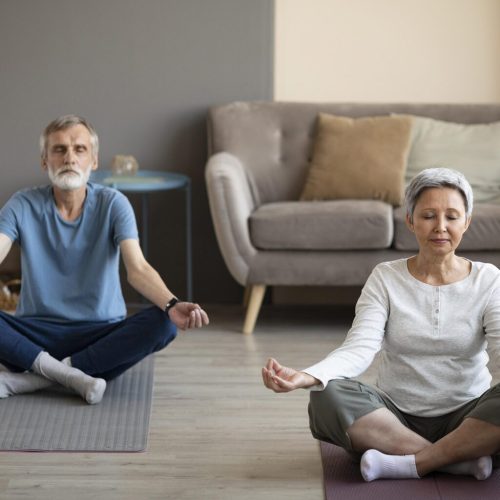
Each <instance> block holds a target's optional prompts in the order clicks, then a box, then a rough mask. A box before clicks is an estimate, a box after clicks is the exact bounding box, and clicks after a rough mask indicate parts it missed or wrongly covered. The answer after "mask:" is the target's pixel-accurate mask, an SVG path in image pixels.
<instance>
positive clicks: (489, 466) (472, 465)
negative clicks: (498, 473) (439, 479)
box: [439, 456, 493, 481]
mask: <svg viewBox="0 0 500 500" xmlns="http://www.w3.org/2000/svg"><path fill="white" fill-rule="evenodd" d="M492 470H493V462H492V460H491V457H489V456H486V457H480V458H476V459H475V460H467V461H466V462H459V463H457V464H451V465H447V466H446V467H442V468H441V469H439V471H440V472H447V473H448V474H457V475H464V476H474V477H475V478H476V479H477V480H479V481H482V480H484V479H488V478H489V477H490V476H491V472H492Z"/></svg>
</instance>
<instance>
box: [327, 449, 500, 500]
mask: <svg viewBox="0 0 500 500" xmlns="http://www.w3.org/2000/svg"><path fill="white" fill-rule="evenodd" d="M320 448H321V460H322V462H323V478H324V485H325V498H326V500H350V499H352V500H363V499H370V500H373V499H379V500H401V499H404V500H476V499H477V500H479V499H480V500H488V499H491V500H493V499H495V500H498V499H499V498H500V469H494V470H493V474H492V475H491V476H490V477H489V478H488V479H486V480H485V481H477V480H476V479H474V478H473V477H469V476H453V475H451V474H440V473H436V474H430V475H429V476H427V477H425V478H423V479H380V480H378V481H372V482H371V483H366V482H365V481H363V478H362V477H361V473H360V472H359V464H356V463H354V462H353V461H352V460H351V458H350V457H349V455H348V454H347V453H346V452H345V451H344V450H343V449H342V448H339V447H338V446H334V445H333V444H329V443H324V442H323V441H320Z"/></svg>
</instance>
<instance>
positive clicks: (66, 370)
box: [31, 351, 106, 405]
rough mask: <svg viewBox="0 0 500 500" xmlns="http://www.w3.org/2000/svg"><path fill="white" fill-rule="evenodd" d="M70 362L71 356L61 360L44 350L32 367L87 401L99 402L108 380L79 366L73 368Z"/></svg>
mask: <svg viewBox="0 0 500 500" xmlns="http://www.w3.org/2000/svg"><path fill="white" fill-rule="evenodd" d="M68 362H71V361H70V360H69V358H65V359H64V360H63V361H62V362H61V361H58V360H57V359H55V358H53V357H52V356H51V355H50V354H49V353H48V352H45V351H43V352H41V353H40V354H39V355H38V356H37V358H36V359H35V362H34V363H33V366H32V367H31V368H32V370H33V371H34V372H35V373H38V374H40V375H43V376H44V377H45V378H47V379H49V380H53V381H55V382H57V383H59V384H61V385H63V386H64V387H67V388H69V389H72V390H74V391H75V392H77V393H78V394H79V395H80V396H81V397H82V398H83V399H85V401H87V403H89V404H91V405H92V404H96V403H99V402H100V401H101V399H102V397H103V395H104V391H105V390H106V381H105V380H103V379H102V378H94V377H91V376H90V375H87V374H86V373H83V372H82V371H81V370H78V368H72V367H71V366H68V364H67V363H68Z"/></svg>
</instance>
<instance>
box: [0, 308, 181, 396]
mask: <svg viewBox="0 0 500 500" xmlns="http://www.w3.org/2000/svg"><path fill="white" fill-rule="evenodd" d="M176 334H177V329H176V327H175V325H174V324H173V323H172V322H171V321H170V320H169V319H168V317H167V316H166V315H165V313H164V312H163V311H162V310H161V309H159V308H157V307H150V308H148V309H144V310H143V311H141V312H139V313H137V314H135V315H133V316H130V317H128V318H126V319H124V320H122V321H118V322H115V323H106V322H87V321H85V322H73V323H60V322H54V321H46V320H40V319H30V318H17V317H15V316H10V315H8V314H5V313H2V312H0V363H1V364H2V365H4V367H5V368H6V370H5V371H0V397H1V398H5V397H8V396H11V395H14V394H22V393H26V392H33V391H37V390H40V389H44V388H47V387H49V386H51V385H53V384H54V383H58V384H60V385H63V386H64V387H67V388H69V389H71V390H73V391H74V392H76V393H77V394H79V395H80V396H81V397H82V398H83V399H85V401H87V403H89V404H96V403H99V402H100V401H101V399H102V397H103V395H104V391H105V390H106V381H109V380H112V379H113V378H115V377H117V376H118V375H120V374H122V373H123V372H124V371H125V370H127V369H128V368H130V367H131V366H133V365H135V364H136V363H138V362H139V361H141V360H142V359H143V358H144V357H146V356H147V355H148V354H151V353H153V352H156V351H159V350H160V349H163V348H164V347H165V346H166V345H168V344H169V343H170V342H171V341H172V340H173V339H174V338H175V337H176Z"/></svg>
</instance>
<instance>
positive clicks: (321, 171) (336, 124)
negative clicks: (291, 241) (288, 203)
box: [300, 113, 412, 206]
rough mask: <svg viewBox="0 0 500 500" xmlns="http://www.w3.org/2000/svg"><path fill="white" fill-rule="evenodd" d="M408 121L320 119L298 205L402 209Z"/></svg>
mask: <svg viewBox="0 0 500 500" xmlns="http://www.w3.org/2000/svg"><path fill="white" fill-rule="evenodd" d="M411 125H412V120H411V118H410V117H408V116H375V117H366V118H347V117H342V116H334V115H328V114H325V113H320V115H319V121H318V128H317V135H316V140H315V143H314V149H313V157H312V160H311V165H310V168H309V175H308V177H307V180H306V183H305V185H304V189H303V191H302V195H301V197H300V199H301V200H303V201H309V200H332V199H346V198H347V199H373V200H382V201H385V202H387V203H390V204H392V205H394V206H398V205H401V203H402V202H403V195H404V177H405V169H406V160H407V157H408V151H409V148H410V135H411Z"/></svg>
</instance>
